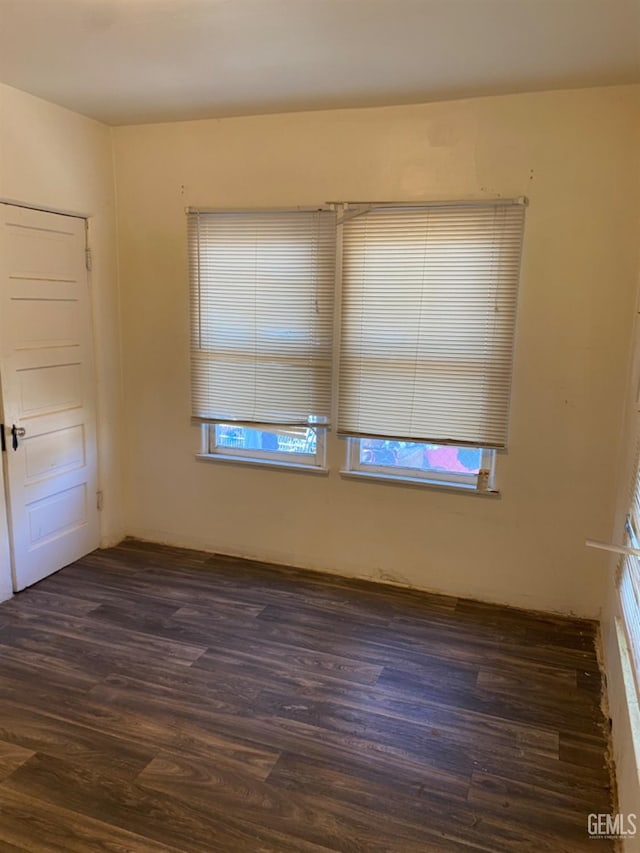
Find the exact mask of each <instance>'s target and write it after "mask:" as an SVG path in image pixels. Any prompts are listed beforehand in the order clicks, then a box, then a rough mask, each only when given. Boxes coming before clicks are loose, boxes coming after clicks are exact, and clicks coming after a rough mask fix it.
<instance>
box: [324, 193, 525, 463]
mask: <svg viewBox="0 0 640 853" xmlns="http://www.w3.org/2000/svg"><path fill="white" fill-rule="evenodd" d="M523 222H524V205H523V204H520V203H515V202H505V203H499V204H492V203H488V204H486V205H485V204H468V205H464V204H455V205H454V204H452V205H442V206H437V205H433V206H417V207H395V208H394V207H391V206H384V207H374V208H372V209H368V210H367V211H365V212H363V213H357V214H356V215H354V216H353V217H352V218H349V212H347V215H346V216H345V224H344V226H343V282H342V319H341V327H342V337H341V354H340V371H339V374H340V380H339V381H340V388H339V392H340V403H339V424H338V427H339V431H340V432H341V433H342V434H347V435H352V436H367V435H375V436H386V437H389V438H396V439H409V440H420V441H430V442H434V443H437V444H447V443H460V444H464V445H470V446H478V447H487V448H491V447H493V448H503V447H505V446H506V443H507V425H508V423H507V422H508V411H509V397H510V386H511V363H512V349H513V336H514V327H515V317H516V297H517V289H518V277H519V268H520V254H521V244H522V231H523Z"/></svg>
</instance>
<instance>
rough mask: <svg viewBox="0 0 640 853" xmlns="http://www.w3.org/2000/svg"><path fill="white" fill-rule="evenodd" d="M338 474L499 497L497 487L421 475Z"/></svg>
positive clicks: (344, 470) (351, 472)
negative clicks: (481, 487)
mask: <svg viewBox="0 0 640 853" xmlns="http://www.w3.org/2000/svg"><path fill="white" fill-rule="evenodd" d="M340 475H341V476H342V477H348V478H352V479H354V480H374V481H376V482H380V483H387V484H388V485H390V486H419V487H421V488H429V489H437V490H438V491H442V492H456V493H457V494H463V495H476V496H477V497H481V498H499V497H501V494H500V492H499V491H498V490H497V489H489V490H488V491H486V492H479V491H478V490H477V489H476V487H475V486H470V485H467V484H466V483H447V482H445V481H443V480H427V479H423V478H422V477H397V476H394V475H393V474H379V473H375V474H369V473H368V472H366V471H353V470H348V469H342V470H341V471H340Z"/></svg>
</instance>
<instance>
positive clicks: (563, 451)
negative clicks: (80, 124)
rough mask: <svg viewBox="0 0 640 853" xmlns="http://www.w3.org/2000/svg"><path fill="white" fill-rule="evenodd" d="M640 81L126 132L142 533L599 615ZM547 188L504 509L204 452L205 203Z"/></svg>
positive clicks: (533, 210) (127, 305)
mask: <svg viewBox="0 0 640 853" xmlns="http://www.w3.org/2000/svg"><path fill="white" fill-rule="evenodd" d="M639 102H640V89H639V88H638V87H619V88H611V89H594V90H582V91H572V92H555V93H543V94H533V95H517V96H507V97H494V98H484V99H475V100H470V101H459V102H452V103H439V104H431V105H422V106H409V107H394V108H382V109H366V110H341V111H331V112H324V113H322V112H320V113H303V114H293V115H280V116H264V117H252V118H236V119H226V120H215V121H199V122H185V123H178V124H165V125H153V126H138V127H125V128H117V129H116V130H115V131H114V150H115V163H116V183H117V194H118V214H119V234H120V240H119V252H120V275H121V289H122V316H123V357H124V367H125V407H126V425H127V429H126V436H127V451H126V453H127V455H126V476H127V487H126V493H127V520H128V526H127V529H128V532H129V533H131V534H134V535H137V536H141V537H145V538H149V539H154V540H160V541H166V542H171V543H174V544H183V545H190V546H196V547H203V548H206V549H211V550H217V551H220V552H228V553H234V554H240V555H248V556H253V557H259V558H265V559H269V560H274V561H278V562H284V563H292V564H298V565H302V566H308V567H311V568H316V569H324V570H328V571H332V572H338V573H343V574H347V575H364V576H368V577H372V578H388V579H394V580H397V581H400V582H406V583H410V584H412V585H415V586H418V587H423V588H427V589H434V590H444V591H446V592H449V593H453V594H459V595H461V596H471V597H478V598H482V599H488V600H495V601H501V602H507V603H510V604H514V605H522V606H526V607H532V608H543V609H549V610H558V611H564V612H571V613H578V614H585V615H589V616H595V615H596V614H597V613H598V612H599V610H600V606H601V603H602V601H603V595H604V591H605V585H606V577H607V560H606V558H605V557H603V555H602V554H601V553H599V552H597V551H592V550H587V549H586V548H585V547H584V540H585V537H595V538H608V537H609V536H610V535H611V529H612V522H613V506H614V495H615V472H614V467H615V464H614V463H615V459H616V445H617V438H618V433H619V423H620V418H621V412H622V405H623V398H624V384H625V365H626V358H627V348H628V343H629V336H630V319H629V318H630V311H631V306H632V301H633V293H634V285H635V270H636V254H637V240H636V224H637V218H638V212H639V207H638V198H639V194H638V181H637V162H638V152H639V151H640V145H639V142H640V138H639V134H640V110H639ZM523 194H524V195H527V196H528V197H529V199H530V202H531V203H530V207H529V210H528V212H527V222H526V241H525V250H524V258H523V271H522V288H521V298H520V310H519V320H518V332H517V348H516V362H515V384H514V394H513V406H512V422H511V423H512V428H511V443H510V449H509V452H508V454H507V455H506V456H504V457H502V458H500V459H499V462H498V475H497V476H498V483H499V487H500V489H501V490H502V498H501V499H497V500H492V499H488V498H479V497H476V496H469V495H458V494H451V493H447V492H443V491H433V490H428V489H421V488H412V487H403V486H389V485H380V484H371V483H363V482H354V481H352V480H346V479H343V478H341V477H340V474H339V471H338V469H339V468H340V464H341V457H342V446H341V443H340V442H339V441H338V440H337V439H335V438H334V437H332V438H331V440H330V447H329V450H330V463H331V468H332V470H331V474H330V475H329V476H328V477H320V476H312V475H304V474H298V473H288V472H281V471H273V470H256V469H255V468H247V467H241V466H239V465H223V464H218V465H215V464H207V463H202V462H197V461H196V460H195V459H194V452H195V450H196V449H197V447H198V444H199V435H198V430H197V429H196V428H194V427H191V426H190V424H189V379H188V353H189V341H188V314H187V311H188V306H187V295H188V287H187V256H186V238H185V215H184V208H185V206H186V205H195V206H198V205H201V206H221V207H229V206H231V207H243V206H249V207H252V206H256V207H260V206H286V205H307V204H315V203H322V202H324V201H327V200H336V199H344V200H366V199H374V200H381V199H382V200H389V199H398V200H413V199H456V198H470V197H482V196H496V195H502V196H506V197H509V196H519V195H523Z"/></svg>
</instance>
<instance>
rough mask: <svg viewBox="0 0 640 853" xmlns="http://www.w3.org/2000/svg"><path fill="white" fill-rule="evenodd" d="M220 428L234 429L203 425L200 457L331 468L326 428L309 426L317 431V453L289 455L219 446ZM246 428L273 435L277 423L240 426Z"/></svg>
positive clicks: (311, 469) (289, 466) (282, 465)
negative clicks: (328, 461) (328, 457)
mask: <svg viewBox="0 0 640 853" xmlns="http://www.w3.org/2000/svg"><path fill="white" fill-rule="evenodd" d="M219 426H234V424H233V423H232V422H230V421H229V422H225V423H220V424H202V425H201V427H202V432H201V441H202V444H201V451H200V453H199V454H198V456H199V458H203V459H208V460H214V461H219V462H240V463H244V464H255V465H258V466H260V467H262V466H264V467H268V466H271V467H279V468H294V469H301V470H306V471H319V472H326V471H327V470H328V469H327V440H326V433H327V428H326V427H325V426H322V425H318V426H309V427H307V429H314V430H315V432H316V452H315V454H313V453H287V452H286V451H281V450H262V449H260V448H245V447H225V446H223V445H220V444H218V443H217V428H218V427H219ZM236 426H239V427H242V428H243V429H252V430H257V431H260V432H269V431H270V430H273V429H274V424H237V425H236Z"/></svg>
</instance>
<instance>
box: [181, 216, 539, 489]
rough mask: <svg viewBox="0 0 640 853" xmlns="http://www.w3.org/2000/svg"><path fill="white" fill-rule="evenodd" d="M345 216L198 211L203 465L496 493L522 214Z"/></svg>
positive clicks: (192, 242)
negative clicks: (337, 468) (329, 454)
mask: <svg viewBox="0 0 640 853" xmlns="http://www.w3.org/2000/svg"><path fill="white" fill-rule="evenodd" d="M338 207H339V209H340V220H338V219H337V216H336V212H335V211H333V210H325V209H322V210H313V211H309V210H302V209H297V210H293V211H250V212H233V211H232V212H224V211H195V212H192V213H190V215H189V250H190V277H191V330H192V336H191V337H192V347H191V356H192V419H193V421H194V422H195V423H197V424H201V425H202V453H201V455H202V456H206V457H208V458H215V459H218V460H232V461H243V462H247V461H250V462H259V463H271V464H283V465H295V466H298V467H305V468H307V469H310V470H311V469H315V470H326V463H325V443H326V442H325V439H326V436H325V433H326V431H327V430H328V429H329V428H330V425H331V424H330V421H331V414H332V411H335V413H336V414H337V431H338V434H339V435H340V436H341V437H342V438H344V439H346V441H345V442H344V444H343V447H345V448H346V456H347V463H346V469H345V470H344V471H343V473H351V474H357V475H361V476H375V477H379V478H383V479H390V478H394V479H405V480H410V481H412V482H421V483H438V484H447V485H453V486H457V487H460V488H466V489H478V490H480V491H492V490H493V468H494V461H495V455H496V451H499V450H503V449H505V448H506V444H507V432H508V410H509V398H510V384H511V360H512V350H513V337H514V327H515V316H516V296H517V286H518V276H519V265H520V250H521V242H522V229H523V221H524V205H523V203H522V202H520V201H518V202H514V201H497V202H469V203H463V204H430V205H428V204H425V205H413V206H412V205H340V206H338ZM338 224H340V225H341V226H342V227H341V228H340V230H338V227H337V226H338ZM338 244H341V250H342V255H341V256H342V275H341V278H340V282H339V286H338V287H336V286H335V284H336V280H335V264H336V256H337V251H336V250H337V246H338ZM334 302H335V303H338V305H339V308H340V311H339V317H338V314H337V313H336V312H335V311H334ZM336 307H337V306H336ZM334 316H335V317H336V334H338V333H339V339H337V340H336V341H335V342H334V339H333V337H334Z"/></svg>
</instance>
